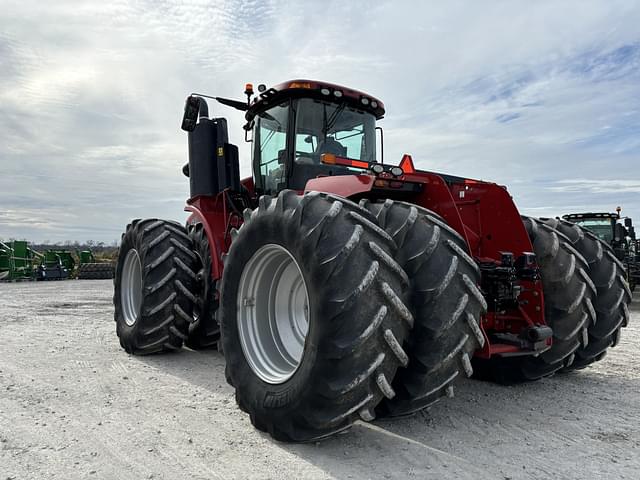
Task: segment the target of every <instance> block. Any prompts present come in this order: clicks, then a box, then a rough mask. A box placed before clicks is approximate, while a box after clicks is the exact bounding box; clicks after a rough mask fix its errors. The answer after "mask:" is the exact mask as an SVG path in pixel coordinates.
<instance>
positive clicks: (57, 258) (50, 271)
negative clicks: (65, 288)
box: [36, 250, 76, 280]
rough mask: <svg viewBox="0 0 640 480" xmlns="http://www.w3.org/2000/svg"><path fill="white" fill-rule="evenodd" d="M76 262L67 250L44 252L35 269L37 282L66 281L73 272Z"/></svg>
mask: <svg viewBox="0 0 640 480" xmlns="http://www.w3.org/2000/svg"><path fill="white" fill-rule="evenodd" d="M75 265H76V261H75V259H74V258H73V255H72V254H71V252H70V251H68V250H46V251H45V252H44V255H43V258H42V261H41V263H40V265H38V267H37V274H36V279H37V280H66V279H67V278H69V277H70V276H71V275H72V274H73V271H74V268H75Z"/></svg>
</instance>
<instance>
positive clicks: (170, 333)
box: [113, 219, 197, 355]
mask: <svg viewBox="0 0 640 480" xmlns="http://www.w3.org/2000/svg"><path fill="white" fill-rule="evenodd" d="M196 261H197V257H196V255H195V253H194V252H193V251H192V248H191V241H190V239H189V237H188V236H187V234H186V232H185V230H184V227H182V226H181V225H180V224H178V223H176V222H170V221H165V220H158V219H148V220H134V221H133V222H131V224H129V225H128V226H127V229H126V232H125V233H124V234H123V236H122V242H121V245H120V252H119V255H118V262H117V264H116V271H115V277H114V287H115V291H114V297H113V303H114V307H115V313H114V319H115V321H116V333H117V335H118V338H119V339H120V345H121V346H122V348H124V349H125V350H126V351H127V352H128V353H130V354H137V355H146V354H150V353H156V352H166V351H175V350H178V349H180V347H181V346H182V343H183V341H184V340H185V339H186V338H187V332H188V327H189V323H190V322H191V321H192V311H193V304H194V301H195V296H194V295H193V293H192V292H193V291H194V284H195V280H196V274H195V271H194V269H195V266H196V265H197V263H196Z"/></svg>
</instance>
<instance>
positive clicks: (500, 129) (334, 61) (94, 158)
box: [0, 0, 640, 243]
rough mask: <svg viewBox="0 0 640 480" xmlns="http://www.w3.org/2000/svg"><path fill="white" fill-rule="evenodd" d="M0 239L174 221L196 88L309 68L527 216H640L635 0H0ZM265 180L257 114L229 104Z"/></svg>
mask: <svg viewBox="0 0 640 480" xmlns="http://www.w3.org/2000/svg"><path fill="white" fill-rule="evenodd" d="M0 11H2V15H0V238H4V239H8V238H26V239H29V240H31V241H34V242H38V243H39V242H44V241H49V242H62V241H65V240H71V241H75V240H77V241H85V240H89V239H91V240H95V241H104V242H107V243H112V242H114V241H117V240H119V238H120V234H121V232H122V231H123V229H124V227H125V225H126V223H127V222H128V221H129V220H130V219H131V218H140V217H143V218H144V217H159V218H170V219H175V220H179V221H184V220H185V219H186V214H185V213H184V212H183V207H184V201H185V199H186V198H187V196H188V179H186V178H185V177H184V176H183V175H182V173H181V167H182V165H183V164H184V163H185V162H186V160H187V148H186V142H187V139H186V134H185V133H184V132H183V131H182V130H180V121H181V116H182V109H183V106H184V99H185V97H186V96H187V95H188V94H189V93H190V92H194V91H195V92H201V93H208V94H213V95H219V96H226V97H231V98H239V99H241V98H243V94H242V92H243V90H244V84H245V83H247V82H251V83H253V84H254V85H257V84H259V83H265V84H267V85H274V84H277V83H280V82H282V81H285V80H288V79H293V78H312V79H319V80H325V81H329V82H333V83H338V84H342V85H347V86H351V87H353V88H357V89H359V90H364V91H366V92H368V93H370V94H371V95H373V96H375V97H377V98H380V99H382V100H383V101H384V103H385V106H386V110H387V113H386V116H385V118H384V119H383V120H382V121H381V123H380V125H381V126H382V127H383V128H384V132H385V162H387V163H394V162H399V161H400V158H401V157H402V154H404V153H410V154H411V155H412V156H413V159H414V162H415V163H416V166H417V167H419V168H423V169H427V170H432V171H437V172H443V173H449V174H455V175H460V176H465V177H470V178H477V179H483V180H487V181H493V182H497V183H500V184H503V185H506V186H507V187H508V189H509V191H510V193H511V195H512V196H513V198H514V201H515V203H516V205H517V206H518V208H519V209H520V211H521V212H522V213H523V214H527V215H534V216H556V215H562V214H564V213H569V212H578V211H584V210H590V211H594V210H598V211H614V209H615V207H616V206H618V205H620V206H621V207H622V208H623V214H626V215H629V216H631V217H634V218H635V219H636V221H637V222H638V223H639V224H640V29H639V28H638V25H640V2H631V1H627V2H618V1H612V0H603V1H597V2H596V1H588V0H579V1H563V2H555V1H538V2H531V1H506V0H505V1H484V2H473V1H466V2H459V1H447V2H440V1H432V2H429V1H415V2H402V1H389V2H375V1H350V2H345V1H331V0H329V1H322V2H318V1H307V0H302V1H299V2H283V1H277V0H273V1H269V0H267V1H258V0H232V1H226V0H218V1H212V2H205V1H187V0H184V1H171V0H166V1H157V0H156V1H142V0H140V1H132V2H122V1H117V0H114V1H109V2H104V1H100V2H94V3H92V2H89V1H83V2H66V1H64V0H56V1H55V2H33V1H28V0H25V1H20V2H11V1H9V2H7V1H6V0H0ZM213 115H215V116H225V117H226V118H227V119H228V120H229V130H230V139H231V142H232V143H235V144H237V145H238V146H239V148H240V157H241V172H242V174H243V176H248V175H250V173H251V172H250V167H249V158H250V153H249V148H248V147H247V144H245V143H244V140H243V131H242V129H241V126H242V124H243V118H242V114H241V113H240V112H237V111H235V110H232V109H228V108H226V107H223V106H220V105H214V106H213Z"/></svg>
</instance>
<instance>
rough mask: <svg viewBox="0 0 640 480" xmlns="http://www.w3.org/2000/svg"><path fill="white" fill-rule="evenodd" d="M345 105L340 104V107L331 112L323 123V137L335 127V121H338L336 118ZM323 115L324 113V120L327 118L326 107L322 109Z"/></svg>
mask: <svg viewBox="0 0 640 480" xmlns="http://www.w3.org/2000/svg"><path fill="white" fill-rule="evenodd" d="M346 105H347V104H346V103H341V104H340V105H338V108H336V109H335V110H334V111H333V113H332V114H331V116H330V117H329V118H328V119H327V121H326V122H325V124H324V128H323V129H322V133H324V136H325V137H326V136H327V132H328V131H329V130H330V129H331V128H332V127H333V126H334V125H335V123H336V121H337V120H338V117H339V116H340V114H341V113H342V112H343V111H344V107H346ZM324 113H325V118H326V116H327V107H326V105H325V107H324Z"/></svg>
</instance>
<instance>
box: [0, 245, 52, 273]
mask: <svg viewBox="0 0 640 480" xmlns="http://www.w3.org/2000/svg"><path fill="white" fill-rule="evenodd" d="M41 258H42V255H41V254H39V253H38V252H36V251H35V250H33V249H31V248H30V247H29V244H28V243H27V242H26V241H23V240H13V241H10V242H7V243H2V242H0V281H1V280H4V281H12V280H33V279H34V278H35V269H36V267H37V265H38V263H39V262H40V259H41Z"/></svg>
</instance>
